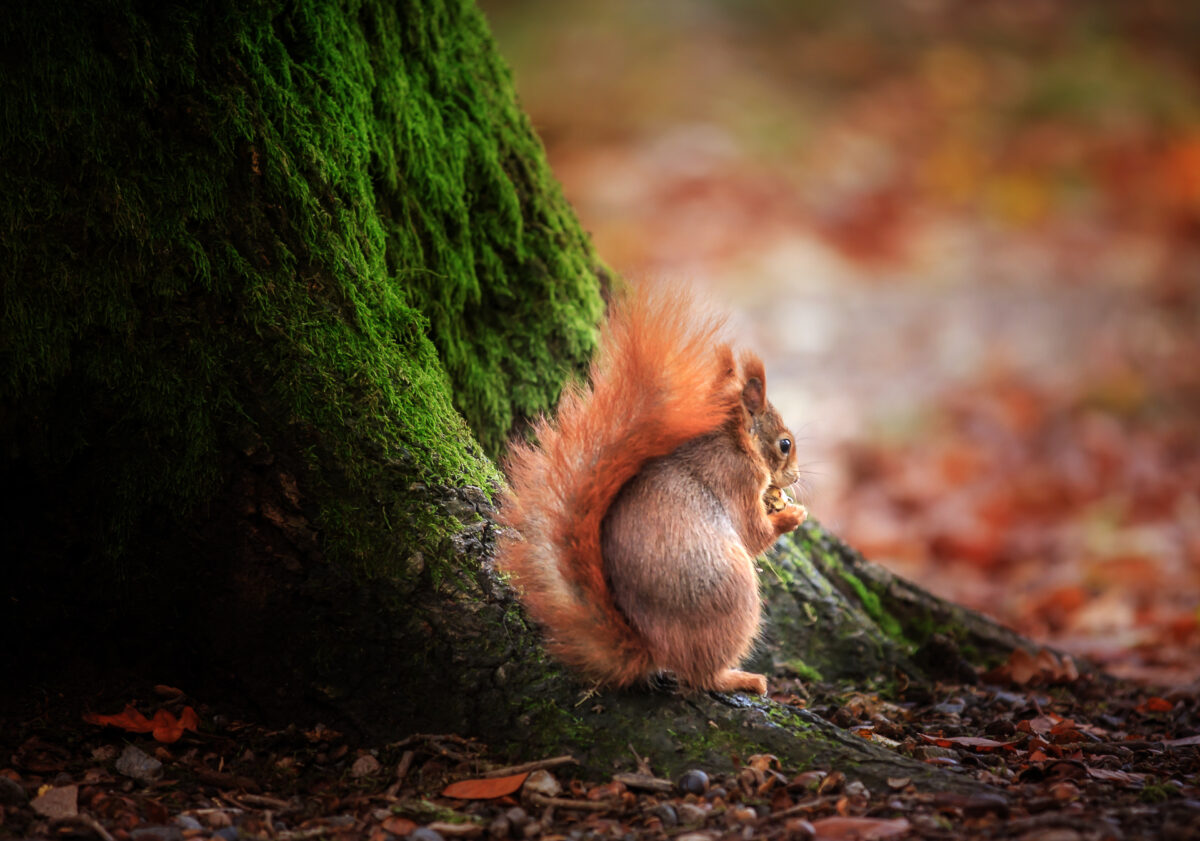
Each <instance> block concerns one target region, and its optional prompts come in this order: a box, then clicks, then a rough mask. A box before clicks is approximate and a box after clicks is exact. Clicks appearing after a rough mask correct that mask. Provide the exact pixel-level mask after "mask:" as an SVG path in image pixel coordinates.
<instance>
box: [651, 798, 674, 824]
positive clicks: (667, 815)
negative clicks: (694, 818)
mask: <svg viewBox="0 0 1200 841" xmlns="http://www.w3.org/2000/svg"><path fill="white" fill-rule="evenodd" d="M650 814H652V815H654V817H656V818H658V819H659V820H660V821H662V825H663V828H664V829H670V828H671V827H673V826H676V825H678V823H679V815H678V814H677V813H676V812H675V807H674V806H672V805H671V804H670V803H660V804H659V805H657V806H655V807H654V809H653V811H651V812H650Z"/></svg>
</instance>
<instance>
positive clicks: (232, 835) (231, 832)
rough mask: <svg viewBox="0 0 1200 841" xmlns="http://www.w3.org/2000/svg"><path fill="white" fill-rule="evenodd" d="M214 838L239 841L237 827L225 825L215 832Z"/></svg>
mask: <svg viewBox="0 0 1200 841" xmlns="http://www.w3.org/2000/svg"><path fill="white" fill-rule="evenodd" d="M213 838H220V839H221V841H238V831H237V827H236V826H223V827H221V828H220V829H218V830H217V831H216V832H214V833H213Z"/></svg>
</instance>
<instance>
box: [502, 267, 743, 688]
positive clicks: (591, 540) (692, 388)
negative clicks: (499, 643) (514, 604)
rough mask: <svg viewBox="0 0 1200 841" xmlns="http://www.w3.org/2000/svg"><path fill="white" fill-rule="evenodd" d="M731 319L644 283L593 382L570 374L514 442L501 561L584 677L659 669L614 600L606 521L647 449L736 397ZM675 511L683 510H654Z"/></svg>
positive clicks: (629, 678)
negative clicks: (572, 380) (604, 548)
mask: <svg viewBox="0 0 1200 841" xmlns="http://www.w3.org/2000/svg"><path fill="white" fill-rule="evenodd" d="M724 326H725V325H724V319H723V318H719V317H716V316H714V315H712V314H710V313H707V312H704V311H703V310H702V309H701V308H700V307H699V306H698V305H697V304H696V303H695V301H694V300H693V299H692V298H691V297H690V296H689V295H687V294H684V293H682V292H681V290H677V289H669V290H668V289H658V290H649V289H638V290H636V291H634V292H632V293H630V294H628V295H626V296H625V297H624V298H622V299H620V300H619V301H617V302H616V303H615V304H614V305H613V306H612V308H611V313H610V316H609V319H608V322H607V324H606V325H605V327H604V328H603V331H602V333H601V341H600V349H599V351H598V352H597V355H596V357H595V359H594V360H593V362H592V367H591V375H590V380H591V381H590V383H589V384H587V385H580V384H574V385H569V386H567V388H566V389H565V390H564V392H563V396H562V398H561V400H560V401H559V405H558V410H557V413H556V416H555V417H554V418H553V419H545V418H543V419H542V420H540V421H538V422H537V423H536V424H535V426H534V432H535V434H536V437H537V442H538V443H537V444H536V445H528V444H513V445H512V447H511V448H510V450H509V455H508V458H507V460H506V462H505V470H506V473H507V474H508V479H509V482H510V489H509V490H508V491H507V492H506V493H505V495H504V497H503V500H502V503H501V509H500V512H501V521H502V522H503V523H504V524H505V525H507V526H509V527H511V528H512V529H515V530H516V531H517V532H519V533H520V537H517V536H515V535H508V536H506V537H505V538H504V539H502V541H501V545H500V553H499V560H498V564H499V566H500V568H501V569H502V570H504V571H507V572H508V573H510V574H511V575H512V576H513V579H514V584H515V585H516V587H517V590H518V592H519V593H520V595H521V599H522V601H523V602H524V603H525V606H526V609H527V610H528V612H529V614H530V615H531V616H533V618H534V619H535V620H537V621H538V622H540V623H541V624H542V625H543V626H545V628H546V631H547V637H548V639H547V646H548V648H549V649H550V651H551V653H552V654H554V655H555V656H556V657H558V658H559V659H560V660H562V661H563V662H564V663H566V664H567V665H568V666H571V667H573V668H575V669H577V670H578V671H580V672H582V673H583V674H584V675H585V676H587V677H589V678H591V679H592V680H596V681H598V682H600V683H603V684H608V685H616V686H624V685H628V684H630V683H633V682H635V681H637V680H639V679H641V678H644V677H645V676H646V675H647V674H648V673H650V672H651V671H652V670H653V668H654V667H653V664H652V663H651V661H650V655H649V653H648V652H647V650H646V647H645V644H644V643H643V642H642V640H641V638H640V637H639V636H638V634H637V632H636V631H635V630H634V629H633V628H631V627H630V626H629V623H628V622H627V621H626V619H625V617H624V616H623V615H622V614H621V612H620V611H619V610H618V609H617V608H616V606H615V605H614V604H613V600H612V596H611V594H610V592H609V588H608V585H607V583H606V582H605V576H604V564H603V560H602V558H601V554H600V524H601V521H602V520H603V519H604V515H605V513H606V512H607V511H608V509H609V507H610V505H611V504H612V501H613V499H614V498H615V497H616V495H617V493H618V492H619V491H620V490H621V488H622V487H623V486H624V485H625V483H626V482H628V481H629V480H630V479H631V478H632V477H633V476H634V475H635V474H636V473H637V472H638V471H639V470H640V469H641V467H642V465H644V464H645V463H646V462H647V461H648V460H649V459H652V458H655V457H658V456H662V455H666V454H668V453H670V452H672V451H674V450H675V449H676V448H677V447H679V446H680V445H681V444H683V443H684V442H686V441H688V440H690V439H692V438H695V437H697V436H699V435H704V434H706V433H708V432H711V431H712V430H714V429H716V428H717V427H719V426H720V425H721V424H722V423H724V422H725V420H726V419H727V418H728V417H729V415H730V412H731V411H733V410H734V409H735V407H736V406H737V405H738V400H739V392H738V384H737V376H736V371H735V367H734V361H733V354H732V352H731V351H730V349H729V345H728V343H727V342H725V341H724V340H723V333H724ZM647 516H663V517H672V516H676V512H670V511H659V512H647Z"/></svg>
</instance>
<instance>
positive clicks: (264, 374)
mask: <svg viewBox="0 0 1200 841" xmlns="http://www.w3.org/2000/svg"><path fill="white" fill-rule="evenodd" d="M149 8H150V7H145V6H143V5H142V4H135V3H134V2H132V0H109V2H99V3H95V4H90V5H85V6H82V7H79V6H76V5H74V4H50V5H49V6H21V7H19V8H14V9H13V10H12V12H11V14H10V15H9V17H8V19H7V20H6V25H5V27H4V29H3V32H0V53H2V54H3V56H4V58H3V61H4V62H5V65H4V72H3V73H2V74H0V96H2V98H3V102H4V105H5V108H4V109H3V116H2V117H0V189H2V190H3V192H4V194H5V195H6V196H7V197H9V200H8V201H6V202H4V204H3V206H2V207H0V230H2V231H3V232H4V233H3V236H2V237H0V266H3V271H2V272H0V276H2V277H3V280H2V283H3V312H2V315H0V319H2V321H0V325H2V329H0V335H2V336H3V338H2V339H0V359H2V360H3V368H2V370H0V403H2V404H3V405H4V406H5V407H6V409H5V411H4V412H3V413H2V414H0V431H2V432H3V438H4V441H5V451H4V456H3V457H4V461H3V468H4V476H5V479H6V484H9V485H12V484H14V483H17V484H21V485H28V486H34V487H35V488H39V489H40V495H39V493H31V494H30V499H31V500H36V502H35V501H31V502H30V503H29V506H28V508H27V509H14V510H12V511H9V512H7V513H8V515H9V516H11V517H12V518H13V521H12V523H6V525H15V524H16V522H17V521H19V520H23V519H25V518H26V517H27V516H31V515H33V514H36V515H37V518H41V516H42V514H43V513H46V520H45V522H47V523H50V524H48V525H45V527H44V530H45V531H46V532H47V533H53V532H54V531H55V530H56V529H62V530H65V531H66V532H68V534H66V536H65V537H64V538H63V539H64V540H65V541H67V542H69V543H72V544H75V545H77V546H79V547H81V551H82V552H83V554H84V555H85V556H86V555H87V554H89V553H91V552H92V551H94V550H95V549H96V547H100V548H101V549H102V551H103V553H104V554H107V555H108V556H110V557H122V556H125V555H126V554H127V553H128V550H129V549H130V548H132V547H136V546H138V545H140V542H141V539H142V534H143V532H144V530H145V529H146V528H147V526H148V524H150V523H171V522H182V521H186V520H188V519H189V518H192V517H195V516H197V515H198V514H202V513H203V511H204V510H205V509H204V506H205V505H208V504H210V503H212V502H213V501H214V499H215V496H216V494H217V493H218V492H219V491H221V490H222V488H223V483H224V482H225V481H226V480H227V479H228V478H229V476H230V471H231V459H232V460H236V459H238V458H241V457H242V456H240V455H238V454H239V453H249V452H251V451H254V452H255V454H256V455H255V457H256V458H259V457H265V458H270V459H276V460H277V462H276V463H280V464H282V465H285V466H286V468H287V469H288V470H289V471H293V472H295V473H296V474H298V475H299V478H300V480H301V485H302V492H303V496H304V499H305V505H306V506H307V507H308V508H311V509H312V510H311V518H312V520H313V524H314V526H315V528H316V529H317V530H318V532H319V534H320V536H321V539H322V548H323V551H324V553H325V554H326V555H327V556H329V557H331V558H333V559H335V560H339V561H347V562H349V563H350V564H351V565H352V566H353V567H354V568H356V569H358V570H361V571H364V572H367V573H370V574H388V575H402V574H404V572H405V570H404V566H403V559H406V558H408V557H410V556H411V555H412V554H413V553H414V552H417V551H420V552H423V553H425V554H427V555H428V557H429V559H430V561H431V563H434V564H435V565H436V559H438V558H444V557H447V556H448V554H449V552H448V549H447V544H446V538H447V537H448V536H449V534H451V533H453V532H454V531H456V530H457V528H458V524H456V523H454V522H447V521H446V520H445V517H444V515H442V514H441V513H440V511H439V509H438V507H437V505H436V500H431V499H428V498H427V497H426V496H424V495H423V494H422V493H420V492H414V491H413V490H412V487H413V486H414V485H420V486H425V487H452V486H461V485H465V484H472V485H478V486H480V487H485V488H486V487H488V486H489V485H493V484H494V483H495V482H496V481H497V479H498V477H497V474H496V472H495V469H494V467H493V466H492V465H491V463H490V462H489V461H488V459H487V458H486V457H485V456H484V454H483V452H481V451H480V449H479V447H478V446H477V445H476V443H475V440H476V439H478V440H479V441H481V442H483V443H484V444H485V447H486V449H487V451H488V452H489V453H491V454H492V455H495V454H497V453H498V452H499V451H500V449H501V446H502V442H503V441H504V439H505V436H506V435H508V434H509V431H510V429H511V428H512V426H513V424H514V421H516V420H517V419H518V418H520V417H521V416H522V415H524V414H528V413H532V412H535V411H538V410H542V409H545V408H547V407H549V406H550V405H552V402H553V400H554V399H555V397H556V396H557V393H558V389H559V387H560V383H561V380H562V378H563V376H564V374H565V372H566V371H567V370H572V369H579V368H580V367H581V366H582V365H583V364H584V363H585V361H586V359H587V358H588V356H589V355H590V352H591V350H592V348H593V345H594V342H595V324H596V322H597V320H598V318H599V315H600V312H601V306H602V305H601V298H600V294H599V285H600V278H601V277H602V275H603V270H602V267H601V266H600V265H599V263H598V261H597V260H596V258H595V256H594V253H593V252H592V249H591V247H590V245H589V244H588V242H587V240H586V237H585V236H584V234H583V233H582V231H581V230H580V228H579V226H578V223H577V222H576V221H575V219H574V217H573V216H572V214H571V212H570V209H569V207H568V206H567V204H566V202H565V201H564V199H563V197H562V195H561V192H560V190H559V188H558V186H557V185H556V184H555V183H554V181H553V179H552V177H551V176H550V173H549V171H548V168H547V165H546V163H545V159H544V155H543V153H542V150H541V147H540V144H539V142H538V140H537V138H536V136H535V135H534V133H533V131H532V129H531V128H530V126H529V124H528V121H527V120H526V118H525V117H524V116H523V115H522V114H521V113H520V111H519V109H518V107H517V105H516V101H515V97H514V94H513V91H512V86H511V81H510V78H509V73H508V71H507V69H506V68H505V67H504V65H503V63H502V61H501V60H500V59H499V57H498V56H497V55H496V53H495V50H494V47H493V45H492V42H491V39H490V35H489V33H488V31H487V28H486V24H485V22H484V20H483V18H482V15H481V14H480V13H479V11H478V10H477V9H476V8H475V7H474V6H473V5H472V4H470V3H469V2H467V0H442V1H441V2H431V3H423V4H395V3H389V2H383V0H360V1H359V2H354V3H350V4H349V5H346V4H341V3H334V2H325V0H301V2H298V3H284V2H282V0H279V2H261V3H252V4H241V3H234V2H231V0H230V1H229V2H217V3H211V4H191V3H166V4H158V5H155V6H154V7H153V9H152V11H148V12H147V11H144V9H149ZM460 413H461V414H460ZM463 417H465V418H466V419H467V421H468V423H469V424H470V426H469V427H468V425H467V423H464V422H463V419H462V418H463ZM472 430H473V431H474V435H473V434H472ZM216 502H217V503H218V504H219V502H220V500H219V499H216ZM48 506H49V507H51V508H53V509H54V510H51V511H48V512H44V511H42V510H37V509H46V508H47V507H48ZM56 517H57V518H58V520H57V521H55V519H54V518H56ZM54 522H57V523H58V525H57V526H56V525H54V524H53V523H54ZM62 523H66V524H67V525H66V526H62ZM59 551H62V550H61V547H59ZM127 573H128V570H126V573H123V574H127Z"/></svg>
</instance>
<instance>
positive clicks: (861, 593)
mask: <svg viewBox="0 0 1200 841" xmlns="http://www.w3.org/2000/svg"><path fill="white" fill-rule="evenodd" d="M841 576H842V580H843V581H845V582H846V583H847V584H849V585H850V587H851V589H853V590H854V592H855V594H856V595H857V596H858V601H859V604H861V605H862V607H863V610H864V611H866V613H867V615H868V616H870V617H871V618H872V619H873V620H875V622H876V624H878V625H879V627H880V628H882V629H883V632H884V633H885V634H887V635H888V636H889V637H891V638H892V639H897V640H900V639H903V638H904V629H903V628H901V627H900V623H899V622H897V621H896V619H895V618H894V617H893V616H892V615H891V614H890V613H887V612H886V611H885V610H884V609H883V606H882V605H881V604H880V602H879V596H877V595H876V594H875V593H872V592H871V591H870V590H869V589H867V585H866V584H863V582H862V581H861V580H860V579H859V578H858V576H856V575H853V574H851V573H849V572H846V571H845V570H842V572H841Z"/></svg>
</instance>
